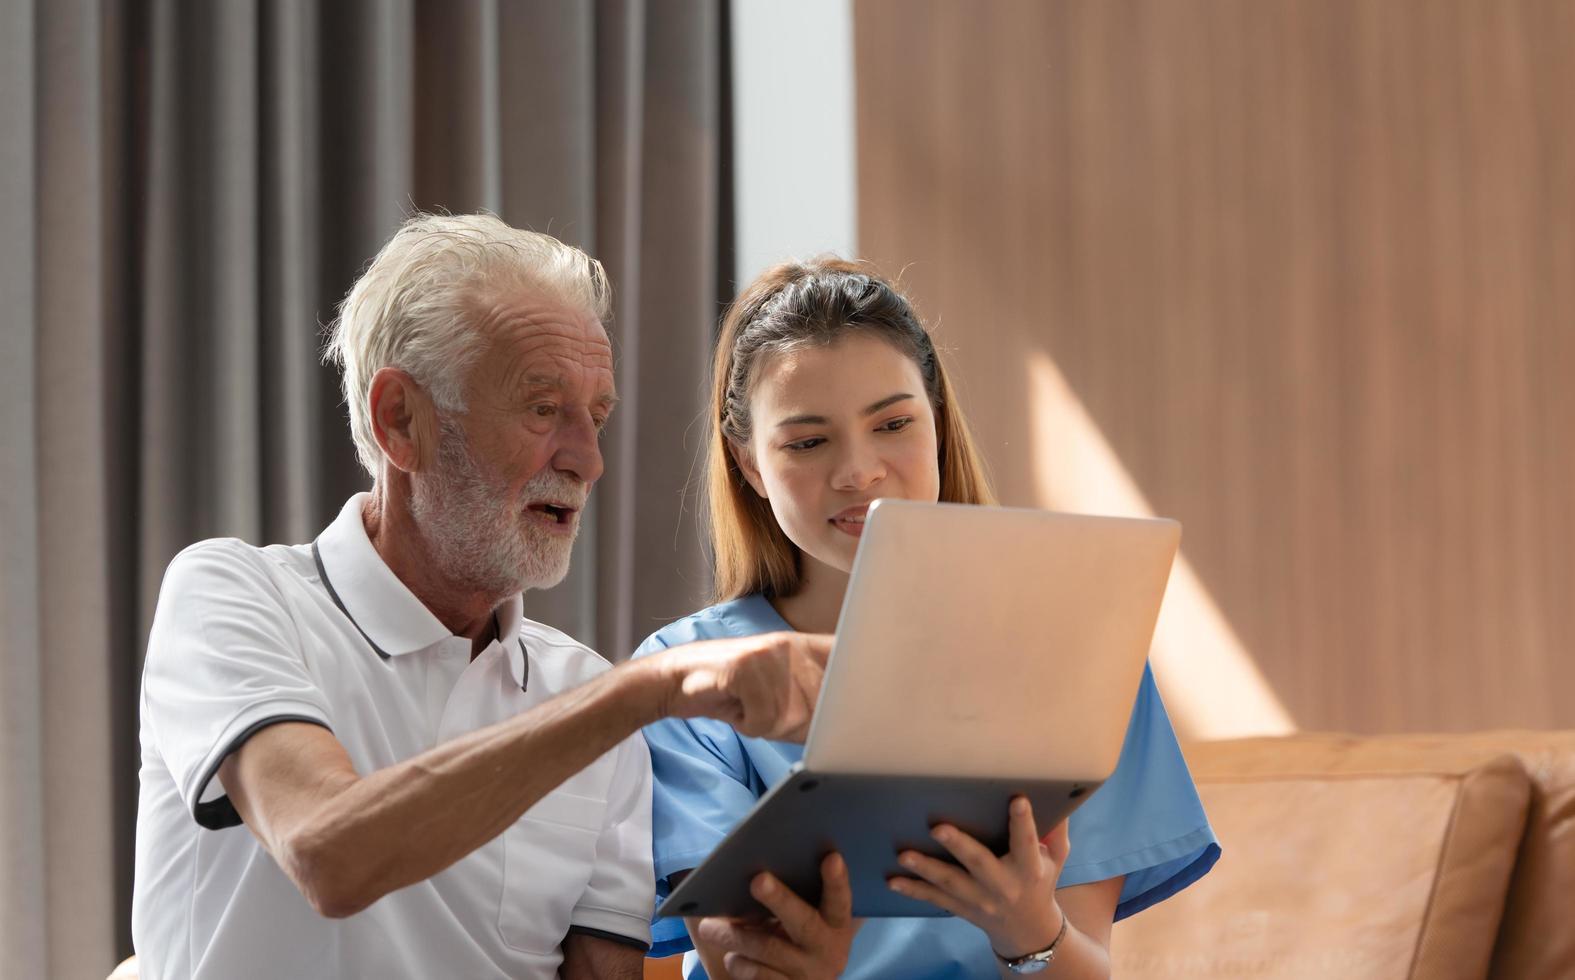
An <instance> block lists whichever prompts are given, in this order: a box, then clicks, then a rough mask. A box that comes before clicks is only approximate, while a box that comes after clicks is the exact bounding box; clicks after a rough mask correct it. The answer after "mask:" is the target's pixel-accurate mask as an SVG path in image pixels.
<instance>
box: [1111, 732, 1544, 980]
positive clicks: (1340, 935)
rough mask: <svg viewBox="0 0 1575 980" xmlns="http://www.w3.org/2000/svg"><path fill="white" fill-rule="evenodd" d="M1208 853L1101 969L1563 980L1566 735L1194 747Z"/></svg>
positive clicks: (1126, 925)
mask: <svg viewBox="0 0 1575 980" xmlns="http://www.w3.org/2000/svg"><path fill="white" fill-rule="evenodd" d="M1187 760H1188V763H1189V764H1190V766H1191V767H1192V773H1193V778H1194V779H1195V780H1196V781H1197V784H1198V788H1199V791H1200V792H1201V793H1202V796H1203V801H1204V805H1205V806H1206V807H1207V809H1208V812H1209V818H1210V820H1211V821H1212V823H1213V824H1214V827H1215V830H1216V831H1217V832H1218V834H1219V837H1220V841H1221V844H1222V845H1223V848H1224V854H1223V857H1222V858H1221V859H1220V862H1219V864H1217V865H1216V866H1215V868H1214V870H1213V871H1211V872H1210V873H1209V874H1208V875H1207V876H1206V877H1205V878H1204V879H1203V880H1202V881H1200V882H1198V883H1197V884H1195V885H1193V886H1192V887H1191V888H1189V889H1187V890H1186V891H1184V892H1182V893H1181V894H1180V895H1177V896H1175V897H1173V898H1171V899H1170V900H1168V901H1166V902H1163V903H1161V904H1160V905H1157V906H1155V907H1153V908H1151V909H1149V910H1147V911H1145V912H1142V913H1140V914H1138V915H1136V916H1134V917H1132V918H1131V919H1128V920H1126V921H1124V922H1122V923H1119V924H1118V925H1117V927H1116V930H1115V934H1114V936H1113V937H1112V953H1113V955H1114V958H1115V967H1116V968H1115V975H1116V976H1117V977H1121V978H1123V980H1127V978H1131V980H1148V978H1153V980H1159V978H1166V980H1172V978H1188V977H1222V978H1223V977H1229V978H1240V977H1248V978H1281V977H1283V978H1292V977H1295V978H1323V977H1339V978H1341V980H1364V978H1374V980H1376V978H1384V980H1392V978H1414V980H1454V978H1462V980H1464V978H1473V980H1480V978H1484V977H1488V978H1492V980H1555V978H1557V980H1570V978H1575V732H1498V733H1479V734H1469V735H1411V736H1378V737H1353V736H1345V735H1316V734H1303V735H1295V736H1290V737H1286V738H1256V739H1242V740H1236V741H1227V742H1214V743H1201V744H1197V745H1193V746H1190V747H1188V749H1187Z"/></svg>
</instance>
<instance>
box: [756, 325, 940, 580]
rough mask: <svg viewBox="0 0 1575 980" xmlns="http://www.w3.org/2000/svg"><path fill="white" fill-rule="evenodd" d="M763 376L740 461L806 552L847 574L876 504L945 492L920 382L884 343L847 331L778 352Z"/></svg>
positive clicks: (899, 355)
mask: <svg viewBox="0 0 1575 980" xmlns="http://www.w3.org/2000/svg"><path fill="white" fill-rule="evenodd" d="M758 371H759V374H758V377H757V378H756V379H755V389H754V392H753V393H752V395H751V398H750V413H751V415H752V417H753V420H754V432H753V434H752V436H751V437H750V440H749V444H748V446H747V447H739V446H734V447H733V448H734V458H736V459H737V460H738V462H739V467H740V468H741V469H742V470H743V471H744V475H745V477H746V478H747V479H748V480H749V482H750V485H751V486H753V487H754V489H755V492H756V493H758V494H760V495H761V496H763V497H765V498H766V499H767V500H768V501H770V503H771V511H772V513H774V514H775V515H776V518H777V523H778V524H780V525H781V527H782V530H783V531H784V532H785V533H786V534H787V536H788V539H789V540H791V541H792V542H793V543H794V544H796V545H797V546H798V547H799V549H800V550H801V551H803V552H804V554H805V555H806V556H808V557H810V558H813V559H815V560H817V561H819V562H821V563H823V564H826V565H829V566H831V567H832V568H836V569H838V570H840V571H843V572H847V571H850V570H851V569H852V568H853V555H854V552H855V551H857V550H858V543H859V535H860V534H861V533H862V532H863V530H864V513H865V511H866V510H868V509H869V504H870V501H872V500H875V499H876V498H877V497H900V498H903V499H906V500H935V499H937V498H938V497H939V496H940V469H939V464H938V463H937V462H936V459H937V457H936V437H935V413H934V411H933V410H932V409H931V408H930V401H929V398H928V397H927V396H926V395H925V392H924V379H923V376H922V375H920V373H919V367H918V365H917V364H915V363H913V361H912V360H911V359H910V358H909V357H908V356H907V355H906V354H904V353H902V352H901V351H900V350H898V349H897V348H896V347H894V346H893V345H892V344H890V343H889V342H887V341H886V340H885V339H883V338H881V337H880V336H879V335H877V334H874V333H868V332H853V333H849V334H847V335H846V336H844V337H843V338H842V339H840V340H838V341H837V342H836V343H833V344H831V345H830V346H827V347H812V348H807V349H804V350H799V351H794V352H791V353H787V354H778V355H775V356H773V357H771V358H769V359H767V360H766V361H764V362H763V363H762V364H761V365H760V367H759V369H758Z"/></svg>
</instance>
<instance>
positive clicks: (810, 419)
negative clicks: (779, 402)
mask: <svg viewBox="0 0 1575 980" xmlns="http://www.w3.org/2000/svg"><path fill="white" fill-rule="evenodd" d="M912 397H913V396H912V395H910V394H908V393H907V392H905V391H900V392H898V393H897V394H895V395H887V396H886V397H885V398H882V399H881V400H880V401H878V402H876V403H875V404H873V405H871V406H870V407H869V408H866V409H865V410H864V412H863V414H864V415H874V414H875V413H876V412H879V411H881V410H882V409H885V408H890V407H891V406H893V405H895V404H897V403H898V402H900V401H906V400H907V399H910V398H912ZM826 421H827V419H826V417H825V416H824V415H795V416H793V417H792V418H786V419H783V420H782V421H780V422H778V423H777V428H779V429H785V428H787V427H788V426H790V425H825V424H826Z"/></svg>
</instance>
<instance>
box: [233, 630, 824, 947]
mask: <svg viewBox="0 0 1575 980" xmlns="http://www.w3.org/2000/svg"><path fill="white" fill-rule="evenodd" d="M830 647H831V638H830V637H827V636H812V635H808V634H796V633H776V634H766V635H763V636H759V637H749V638H746V639H743V640H718V641H711V642H707V643H697V644H690V645H689V646H685V647H678V648H674V649H673V650H669V651H667V652H665V653H662V654H658V655H655V656H652V657H646V658H642V659H640V660H638V661H635V662H633V663H628V664H624V665H622V666H619V667H617V668H614V669H613V670H610V671H608V672H607V673H605V674H603V675H601V676H600V677H597V678H595V679H594V680H592V681H590V682H589V683H587V684H585V685H583V686H581V687H579V688H576V689H575V690H572V691H569V692H566V693H564V694H561V695H559V696H558V697H556V698H553V699H552V700H551V701H548V702H546V703H545V704H541V705H538V706H537V707H535V708H533V709H531V710H530V711H527V712H524V713H522V714H520V715H518V716H516V717H514V718H511V719H509V720H508V721H505V722H500V723H499V724H496V725H491V726H489V727H487V728H483V729H480V730H478V731H475V732H472V733H470V734H468V735H465V736H462V737H460V738H457V739H454V740H453V741H450V742H445V743H444V744H442V745H439V746H437V747H435V748H433V749H430V750H429V751H427V752H423V753H422V754H421V755H418V756H415V757H414V758H411V759H407V760H405V761H404V762H400V763H397V764H395V765H392V766H388V767H386V768H384V769H380V770H378V771H376V772H373V773H370V774H367V775H365V776H362V775H358V774H357V773H356V771H355V768H354V766H353V765H352V764H351V761H350V757H349V755H348V754H347V753H346V752H345V749H344V746H343V745H341V744H340V743H339V741H338V740H337V739H336V738H334V737H333V735H332V734H330V733H329V732H328V731H327V730H325V729H323V728H321V727H319V726H317V725H311V724H303V723H290V722H283V723H280V724H276V725H271V726H269V727H267V728H264V729H262V730H261V731H259V732H258V733H257V734H256V735H254V736H252V737H251V738H250V739H248V740H247V741H246V742H245V743H244V744H243V745H242V746H241V747H240V748H239V749H237V750H236V751H235V752H233V753H232V754H231V755H230V756H229V757H228V758H226V759H225V760H224V763H223V764H222V765H221V766H220V768H219V780H220V782H221V783H222V784H223V787H224V790H225V793H226V794H227V795H228V796H229V798H230V801H231V802H232V803H233V804H234V806H235V809H236V812H238V813H239V814H240V816H241V819H242V820H243V821H245V823H246V826H247V827H249V828H250V829H251V831H252V833H253V834H255V835H256V837H257V839H258V840H259V841H260V842H261V843H262V845H263V847H264V848H265V849H266V850H267V851H268V853H269V854H270V855H272V856H273V858H274V860H275V861H277V862H278V864H279V866H280V867H281V868H282V869H283V870H284V872H285V874H286V875H288V876H289V878H290V880H291V881H292V882H294V883H295V886H296V887H297V888H298V889H300V891H301V894H302V895H304V896H305V897H306V899H307V901H309V902H310V903H311V905H312V907H313V908H314V909H316V910H317V911H318V912H319V913H321V914H323V915H326V916H331V917H341V916H347V915H352V914H354V913H356V912H359V911H360V910H362V909H364V908H366V907H367V906H368V905H371V904H372V903H373V902H375V901H377V900H378V899H379V898H381V897H382V896H384V895H386V894H388V893H389V892H391V891H394V890H396V889H399V888H403V887H405V886H407V885H411V884H414V883H416V882H418V881H422V880H425V879H426V878H429V877H431V876H432V875H434V874H436V873H438V872H439V871H442V870H443V869H444V868H447V867H448V866H449V865H451V864H453V863H454V862H455V861H458V860H459V859H460V858H462V857H464V856H465V855H467V854H469V853H470V852H471V851H473V850H475V849H476V848H478V847H480V846H481V845H482V844H485V843H486V842H487V841H489V840H491V839H492V838H494V837H496V836H497V835H498V834H500V833H502V832H503V830H504V829H506V828H507V827H508V826H509V825H510V824H512V823H513V822H514V821H515V820H517V819H518V818H519V817H520V815H521V814H523V813H524V812H525V811H526V810H528V809H530V808H531V807H532V806H533V805H535V803H536V802H537V801H538V800H540V799H541V798H542V797H544V796H546V795H547V794H548V793H549V792H551V791H552V790H553V788H555V787H556V786H557V785H558V784H559V783H561V782H563V781H564V780H565V779H567V778H568V777H569V776H571V775H573V774H574V773H576V772H578V771H579V770H580V769H583V768H584V767H585V766H587V765H589V764H590V763H591V762H592V761H594V760H595V759H596V758H597V757H599V756H601V755H602V754H603V753H605V752H607V751H609V750H611V749H612V747H613V746H615V745H617V744H618V743H619V742H620V741H622V740H623V739H625V738H627V737H628V736H629V735H631V734H633V733H634V732H636V731H638V730H639V729H640V728H641V727H642V726H644V725H646V724H649V723H650V722H653V721H655V720H657V719H658V718H662V717H666V716H669V715H677V716H681V717H694V716H697V715H706V716H709V717H714V718H720V719H722V720H724V721H728V722H729V723H731V724H733V725H735V726H736V727H738V728H739V729H740V731H744V732H745V733H746V734H758V735H761V736H763V737H771V738H780V737H782V736H784V735H788V734H792V733H794V732H797V731H799V730H801V729H802V728H804V727H806V726H807V725H808V722H809V717H810V715H811V714H812V712H813V709H814V704H815V697H816V695H817V693H818V691H819V686H820V677H821V673H822V671H823V670H824V667H825V662H826V657H827V655H828V654H829V652H830Z"/></svg>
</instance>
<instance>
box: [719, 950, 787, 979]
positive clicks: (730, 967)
mask: <svg viewBox="0 0 1575 980" xmlns="http://www.w3.org/2000/svg"><path fill="white" fill-rule="evenodd" d="M722 965H723V966H725V967H727V973H728V976H730V977H732V978H733V980H789V978H790V974H787V973H783V972H782V971H781V970H778V969H775V968H774V967H771V966H768V965H767V964H765V963H761V962H760V961H758V960H752V959H750V958H749V957H747V956H745V955H743V954H742V953H723V954H722Z"/></svg>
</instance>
